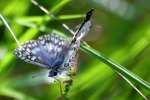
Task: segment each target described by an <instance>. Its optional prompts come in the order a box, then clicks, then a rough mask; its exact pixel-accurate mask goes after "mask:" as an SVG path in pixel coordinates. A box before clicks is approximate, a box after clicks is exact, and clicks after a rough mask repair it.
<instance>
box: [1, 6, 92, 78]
mask: <svg viewBox="0 0 150 100" xmlns="http://www.w3.org/2000/svg"><path fill="white" fill-rule="evenodd" d="M93 10H94V9H91V10H90V11H88V12H87V14H86V17H85V19H84V21H83V23H82V24H81V26H80V28H79V29H78V30H77V31H76V32H75V33H74V36H73V38H72V39H66V38H65V37H62V36H60V35H57V34H55V33H51V34H48V35H43V36H40V37H39V38H38V39H37V40H30V41H26V42H25V43H24V44H21V45H19V47H18V48H16V49H15V50H14V55H15V56H17V57H18V58H20V59H22V60H24V61H25V62H27V63H31V64H34V65H37V66H39V67H42V68H46V69H48V70H50V71H49V77H57V76H58V75H61V74H65V75H66V76H69V74H71V73H70V69H72V68H74V67H76V56H77V51H78V49H79V46H80V40H81V39H82V38H83V37H84V36H85V35H86V33H88V32H89V30H90V27H91V21H90V18H91V16H92V12H93ZM2 21H3V22H4V20H2ZM4 23H5V22H4ZM7 28H8V26H7ZM8 29H9V28H8ZM16 41H17V39H16ZM17 43H18V44H19V42H18V41H17Z"/></svg>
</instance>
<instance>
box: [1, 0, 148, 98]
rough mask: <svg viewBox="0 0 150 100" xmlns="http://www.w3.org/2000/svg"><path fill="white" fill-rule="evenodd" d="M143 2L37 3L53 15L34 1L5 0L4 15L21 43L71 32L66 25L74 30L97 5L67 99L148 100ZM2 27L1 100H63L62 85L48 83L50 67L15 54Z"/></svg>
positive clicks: (68, 0)
mask: <svg viewBox="0 0 150 100" xmlns="http://www.w3.org/2000/svg"><path fill="white" fill-rule="evenodd" d="M144 1H145V2H144ZM144 1H143V2H140V1H130V2H129V1H128V0H124V1H121V0H110V1H109V0H105V1H104V0H93V1H86V0H83V1H80V0H73V1H71V0H41V1H38V2H39V4H41V5H43V6H44V7H46V8H47V9H48V10H49V13H47V14H50V16H49V15H47V14H45V13H44V12H43V11H41V10H40V9H39V8H38V7H37V6H35V4H33V3H31V1H28V0H22V1H21V2H18V0H7V1H2V0H1V3H0V8H1V9H0V14H2V16H3V17H4V18H5V19H6V20H7V22H8V23H9V25H10V26H11V28H12V30H13V31H14V32H15V35H16V36H17V38H18V39H19V42H21V43H23V42H25V41H26V40H30V39H36V38H37V37H38V36H40V35H43V34H50V33H51V32H56V33H57V34H63V35H65V36H71V34H70V33H69V32H68V31H66V30H65V29H64V28H63V27H62V23H66V24H67V25H69V26H70V27H72V29H76V28H77V26H78V25H79V24H80V23H81V22H82V20H83V17H84V14H85V13H86V12H87V10H89V9H90V8H95V12H94V16H93V17H92V23H93V27H92V29H91V31H90V32H89V33H88V35H87V36H86V38H85V39H84V41H82V44H81V52H79V58H78V62H79V63H78V73H77V76H75V77H74V82H73V84H72V86H71V88H70V90H69V92H68V94H67V98H68V99H69V100H83V99H87V100H99V99H102V100H103V99H105V100H126V99H129V100H130V99H131V100H141V99H147V100H148V99H149V98H150V83H149V82H150V77H149V72H150V70H149V69H150V67H149V66H150V62H149V52H150V48H149V39H150V34H149V33H150V30H149V29H150V20H149V17H150V15H149V14H148V13H147V12H146V11H149V10H150V8H149V4H150V2H149V1H146V0H144ZM52 14H53V16H52ZM99 26H101V27H99ZM0 31H1V37H0V100H1V99H2V100H13V99H19V100H55V99H56V98H57V99H65V98H60V97H59V96H60V91H59V84H58V83H54V84H50V82H49V78H48V77H47V74H48V72H47V71H45V70H43V69H41V68H39V67H37V66H35V65H31V64H27V63H25V62H23V61H21V60H19V59H17V58H16V57H15V56H14V55H13V50H14V49H15V48H16V47H17V44H16V42H15V41H14V39H13V38H12V35H11V34H10V32H9V31H8V30H7V28H6V27H5V26H4V24H3V23H2V22H0ZM85 41H86V42H85ZM87 43H88V44H87ZM82 51H83V52H82ZM104 55H105V56H104ZM33 76H36V77H34V78H33ZM67 98H66V99H67Z"/></svg>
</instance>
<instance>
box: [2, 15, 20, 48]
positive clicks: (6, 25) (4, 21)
mask: <svg viewBox="0 0 150 100" xmlns="http://www.w3.org/2000/svg"><path fill="white" fill-rule="evenodd" d="M0 19H1V21H2V23H3V24H4V25H5V27H6V28H7V29H8V30H9V32H10V33H11V35H12V36H13V38H14V40H15V41H16V43H17V45H18V46H19V45H20V43H19V41H18V39H17V38H16V35H15V33H14V32H13V31H12V29H11V28H10V26H9V25H8V23H7V21H6V20H5V19H4V17H3V16H2V15H0Z"/></svg>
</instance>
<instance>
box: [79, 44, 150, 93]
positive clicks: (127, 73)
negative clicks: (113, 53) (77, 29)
mask: <svg viewBox="0 0 150 100" xmlns="http://www.w3.org/2000/svg"><path fill="white" fill-rule="evenodd" d="M81 49H82V50H83V51H84V52H86V53H87V54H89V55H92V56H94V57H95V58H98V59H99V60H100V61H102V62H103V63H105V64H107V65H108V66H109V67H111V68H112V69H114V70H115V71H117V72H119V73H121V74H122V75H123V76H124V77H126V78H127V79H130V80H132V81H134V82H135V83H136V84H139V85H141V86H143V87H144V88H145V89H147V90H150V83H148V82H146V81H144V80H143V79H141V78H140V77H139V76H137V75H136V74H134V73H132V72H131V71H129V70H127V69H126V68H125V67H123V66H121V65H120V64H117V63H114V62H113V61H112V60H110V59H108V58H107V57H105V56H104V55H102V54H100V53H99V52H98V51H96V50H94V49H93V48H91V47H90V46H88V45H87V44H86V45H85V44H82V45H81Z"/></svg>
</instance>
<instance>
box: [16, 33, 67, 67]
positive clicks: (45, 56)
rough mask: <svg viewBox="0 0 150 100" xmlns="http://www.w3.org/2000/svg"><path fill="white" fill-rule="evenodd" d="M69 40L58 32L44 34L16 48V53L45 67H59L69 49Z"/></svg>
mask: <svg viewBox="0 0 150 100" xmlns="http://www.w3.org/2000/svg"><path fill="white" fill-rule="evenodd" d="M68 47H69V44H68V41H67V40H64V38H63V37H62V36H59V35H56V34H49V35H43V36H41V37H39V38H38V39H37V40H31V41H28V42H26V43H24V44H22V45H21V46H20V47H18V48H17V49H15V51H14V54H15V55H16V56H17V57H18V58H20V59H22V60H24V61H26V62H28V63H32V64H36V65H38V66H40V67H44V68H52V67H59V66H60V65H61V64H62V63H63V61H64V58H65V55H66V53H67V51H68Z"/></svg>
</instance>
